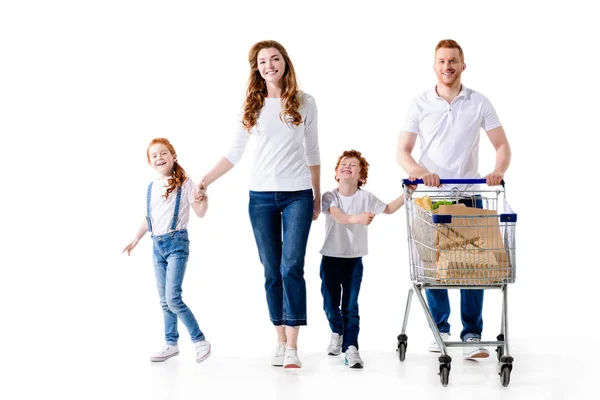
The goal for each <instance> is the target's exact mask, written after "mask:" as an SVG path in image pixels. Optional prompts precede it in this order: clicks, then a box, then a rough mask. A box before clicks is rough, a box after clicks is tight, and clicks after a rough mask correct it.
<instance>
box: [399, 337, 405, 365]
mask: <svg viewBox="0 0 600 400" xmlns="http://www.w3.org/2000/svg"><path fill="white" fill-rule="evenodd" d="M398 358H399V359H400V362H404V359H405V358H406V342H400V343H398Z"/></svg>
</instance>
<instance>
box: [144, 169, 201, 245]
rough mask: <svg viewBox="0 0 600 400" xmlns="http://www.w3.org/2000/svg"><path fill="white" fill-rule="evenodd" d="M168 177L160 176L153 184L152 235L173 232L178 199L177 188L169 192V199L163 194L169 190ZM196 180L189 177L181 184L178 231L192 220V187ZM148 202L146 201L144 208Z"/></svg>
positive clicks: (151, 205) (151, 200)
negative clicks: (172, 227)
mask: <svg viewBox="0 0 600 400" xmlns="http://www.w3.org/2000/svg"><path fill="white" fill-rule="evenodd" d="M167 179H168V178H163V179H161V178H159V179H157V180H155V181H154V183H153V184H152V192H151V195H150V222H151V223H152V235H153V236H159V235H164V234H165V233H169V232H171V224H172V223H173V213H174V212H175V201H176V199H177V189H175V190H173V191H172V192H171V193H169V197H168V198H167V200H165V198H164V197H163V194H165V192H166V191H167V189H166V186H168V182H167ZM193 188H194V182H192V180H191V179H190V178H189V177H188V179H187V180H186V181H185V182H184V183H183V185H181V199H180V200H179V217H178V218H177V225H176V227H175V230H176V231H179V230H181V229H186V228H187V226H188V223H189V221H190V205H191V204H192V203H193V202H194V194H193V193H192V189H193ZM145 206H146V203H144V210H145V209H146V208H145Z"/></svg>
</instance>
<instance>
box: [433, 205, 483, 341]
mask: <svg viewBox="0 0 600 400" xmlns="http://www.w3.org/2000/svg"><path fill="white" fill-rule="evenodd" d="M478 197H479V196H475V197H473V198H465V199H460V200H459V201H458V202H459V203H462V204H465V205H466V206H467V207H476V208H483V202H482V200H481V198H478ZM425 296H426V297H427V304H428V305H429V310H430V311H431V315H432V316H433V321H434V322H435V324H436V325H437V327H438V329H439V331H440V332H441V333H449V332H450V323H449V322H448V318H449V317H450V300H449V298H448V290H446V289H426V290H425ZM482 309H483V289H461V290H460V317H461V321H462V325H463V330H462V332H461V333H460V338H461V340H463V341H467V340H468V339H470V338H472V337H475V338H478V339H481V331H482V330H483V317H482Z"/></svg>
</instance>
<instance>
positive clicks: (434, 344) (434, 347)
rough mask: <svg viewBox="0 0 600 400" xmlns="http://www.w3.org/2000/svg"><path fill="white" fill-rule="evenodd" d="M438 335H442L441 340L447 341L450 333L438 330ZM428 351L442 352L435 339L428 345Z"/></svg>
mask: <svg viewBox="0 0 600 400" xmlns="http://www.w3.org/2000/svg"><path fill="white" fill-rule="evenodd" d="M440 336H441V337H442V340H443V341H444V342H447V341H448V339H450V334H449V333H446V332H440ZM429 351H431V352H432V353H441V352H442V350H440V346H438V343H437V342H436V341H435V340H434V341H433V342H431V344H430V345H429Z"/></svg>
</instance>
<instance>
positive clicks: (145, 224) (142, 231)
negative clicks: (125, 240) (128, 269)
mask: <svg viewBox="0 0 600 400" xmlns="http://www.w3.org/2000/svg"><path fill="white" fill-rule="evenodd" d="M146 232H148V221H146V219H144V221H142V225H140V229H138V231H137V233H136V234H135V237H134V238H133V240H132V241H131V243H129V244H128V245H127V246H125V248H124V249H123V253H125V252H127V255H128V256H129V255H131V250H133V249H134V248H135V246H137V244H138V242H139V241H140V239H141V238H142V237H144V235H145V234H146Z"/></svg>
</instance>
